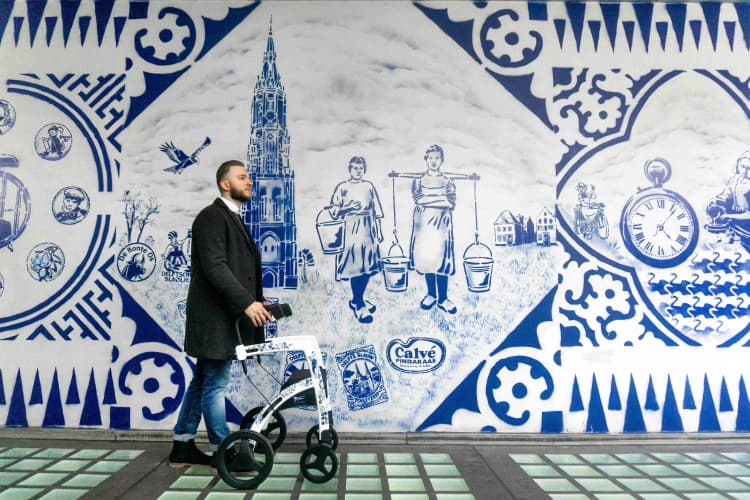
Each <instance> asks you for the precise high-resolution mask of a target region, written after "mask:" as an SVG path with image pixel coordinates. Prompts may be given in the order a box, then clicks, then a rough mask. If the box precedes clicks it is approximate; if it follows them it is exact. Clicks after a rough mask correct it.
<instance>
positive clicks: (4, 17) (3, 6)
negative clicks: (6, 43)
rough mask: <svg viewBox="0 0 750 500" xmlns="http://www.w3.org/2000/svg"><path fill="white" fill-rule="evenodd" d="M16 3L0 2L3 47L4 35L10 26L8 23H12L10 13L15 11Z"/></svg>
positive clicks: (12, 1)
mask: <svg viewBox="0 0 750 500" xmlns="http://www.w3.org/2000/svg"><path fill="white" fill-rule="evenodd" d="M14 3H15V0H8V1H7V2H0V45H2V42H3V33H5V27H6V26H8V21H10V13H11V12H12V11H13V4H14Z"/></svg>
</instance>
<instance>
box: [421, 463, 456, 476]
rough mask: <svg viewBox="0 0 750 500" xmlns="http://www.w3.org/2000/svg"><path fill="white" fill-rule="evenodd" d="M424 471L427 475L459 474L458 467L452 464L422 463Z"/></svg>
mask: <svg viewBox="0 0 750 500" xmlns="http://www.w3.org/2000/svg"><path fill="white" fill-rule="evenodd" d="M424 471H425V473H426V474H427V475H428V476H432V477H453V476H460V475H461V473H460V472H459V471H458V468H456V466H455V465H453V464H424Z"/></svg>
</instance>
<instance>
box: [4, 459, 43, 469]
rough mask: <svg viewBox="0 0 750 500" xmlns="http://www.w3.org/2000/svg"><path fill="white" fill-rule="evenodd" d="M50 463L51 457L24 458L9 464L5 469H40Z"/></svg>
mask: <svg viewBox="0 0 750 500" xmlns="http://www.w3.org/2000/svg"><path fill="white" fill-rule="evenodd" d="M51 463H52V459H51V458H24V459H22V460H19V461H18V462H16V463H14V464H13V465H9V466H8V467H6V468H5V470H41V469H43V468H44V467H46V466H47V465H49V464H51Z"/></svg>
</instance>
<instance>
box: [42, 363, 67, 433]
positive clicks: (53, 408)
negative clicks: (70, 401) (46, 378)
mask: <svg viewBox="0 0 750 500" xmlns="http://www.w3.org/2000/svg"><path fill="white" fill-rule="evenodd" d="M64 425H65V415H64V414H63V408H62V399H61V398H60V383H59V382H58V380H57V369H55V373H54V375H52V387H51V388H50V390H49V395H48V396H47V407H46V408H45V409H44V420H42V427H62V426H64Z"/></svg>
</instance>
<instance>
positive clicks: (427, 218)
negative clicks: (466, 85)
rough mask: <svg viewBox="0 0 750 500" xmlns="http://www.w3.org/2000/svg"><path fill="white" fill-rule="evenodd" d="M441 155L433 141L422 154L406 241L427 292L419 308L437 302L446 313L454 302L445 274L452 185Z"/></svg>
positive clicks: (451, 269)
mask: <svg viewBox="0 0 750 500" xmlns="http://www.w3.org/2000/svg"><path fill="white" fill-rule="evenodd" d="M444 159H445V155H444V153H443V148H441V147H440V146H438V145H437V144H433V145H432V146H430V147H429V148H427V151H425V154H424V160H425V163H426V164H427V170H426V171H425V172H424V173H423V174H422V175H421V176H420V177H417V178H416V179H414V181H413V182H412V187H411V192H412V197H413V198H414V204H415V206H414V219H413V225H412V235H411V245H410V262H409V263H410V266H411V267H412V268H413V269H415V270H416V271H417V272H418V273H419V274H423V275H424V277H425V282H426V284H427V295H425V297H424V298H423V299H422V301H421V302H420V304H419V305H420V307H421V308H422V309H425V310H427V309H431V308H432V307H433V306H434V305H435V304H437V306H438V308H439V309H442V310H443V311H445V312H446V313H448V314H455V313H456V306H455V304H453V302H451V301H450V300H449V299H448V276H451V275H453V274H455V272H456V265H455V258H454V255H453V208H454V207H455V205H456V185H455V183H454V182H453V180H451V179H450V178H449V177H448V176H446V175H444V174H443V172H442V171H441V170H440V167H441V166H442V164H443V161H444Z"/></svg>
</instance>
